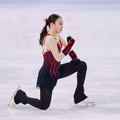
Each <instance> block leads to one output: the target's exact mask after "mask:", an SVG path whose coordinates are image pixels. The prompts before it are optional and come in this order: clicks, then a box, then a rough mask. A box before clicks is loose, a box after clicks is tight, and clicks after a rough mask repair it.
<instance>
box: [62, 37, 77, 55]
mask: <svg viewBox="0 0 120 120" xmlns="http://www.w3.org/2000/svg"><path fill="white" fill-rule="evenodd" d="M74 43H75V40H74V39H73V38H71V39H70V40H69V43H68V44H67V46H66V47H65V48H64V49H63V50H62V52H63V54H64V55H67V54H68V53H69V52H70V50H71V48H72V46H73V44H74Z"/></svg>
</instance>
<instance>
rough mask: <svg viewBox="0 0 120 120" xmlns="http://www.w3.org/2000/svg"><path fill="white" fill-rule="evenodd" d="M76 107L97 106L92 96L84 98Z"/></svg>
mask: <svg viewBox="0 0 120 120" xmlns="http://www.w3.org/2000/svg"><path fill="white" fill-rule="evenodd" d="M75 106H76V107H80V106H81V107H87V106H89V107H90V106H95V103H94V102H93V100H91V99H90V98H88V97H87V98H86V99H84V100H83V101H81V102H79V103H77V104H76V105H75Z"/></svg>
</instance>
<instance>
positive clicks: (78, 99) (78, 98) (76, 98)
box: [74, 94, 87, 104]
mask: <svg viewBox="0 0 120 120" xmlns="http://www.w3.org/2000/svg"><path fill="white" fill-rule="evenodd" d="M86 98H87V96H86V95H85V94H80V95H76V94H75V95H74V103H75V104H77V103H79V102H81V101H83V100H85V99H86Z"/></svg>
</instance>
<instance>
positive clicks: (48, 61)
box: [8, 14, 93, 110]
mask: <svg viewBox="0 0 120 120" xmlns="http://www.w3.org/2000/svg"><path fill="white" fill-rule="evenodd" d="M47 26H48V27H49V30H47ZM62 29H63V20H62V17H61V16H59V15H57V14H52V15H50V16H49V17H48V19H46V20H45V26H44V28H43V30H42V32H41V33H40V40H39V43H40V44H41V45H42V48H43V58H44V62H43V65H42V67H41V69H40V71H39V73H38V78H37V85H36V86H37V87H39V88H40V99H36V98H31V97H28V96H27V95H26V93H25V92H24V91H23V90H21V89H20V88H19V87H18V89H17V90H16V91H15V93H14V94H13V96H12V98H11V99H10V102H9V104H8V105H9V106H12V105H13V104H12V103H11V102H12V101H13V102H14V104H15V105H16V104H19V103H22V104H24V105H26V104H30V105H32V106H34V107H36V108H39V109H41V110H46V109H48V108H49V106H50V103H51V98H52V92H53V89H54V87H55V85H56V83H57V81H58V80H59V79H61V78H64V77H67V76H69V75H71V74H73V73H76V72H77V85H76V88H75V92H74V96H73V97H74V103H75V104H78V103H81V102H86V103H93V102H92V101H91V100H89V99H88V97H87V96H86V95H85V92H84V81H85V77H86V70H87V65H86V63H85V62H84V61H81V60H80V59H79V58H78V57H77V55H76V53H75V52H74V51H73V50H72V46H73V45H74V43H75V40H74V39H73V38H72V37H70V36H69V37H67V42H66V41H65V40H64V39H63V38H62V37H61V36H60V35H59V33H61V32H62ZM62 47H64V49H63V50H62ZM68 54H69V55H70V57H71V59H72V60H71V61H70V62H67V63H65V64H60V62H61V60H62V59H63V58H64V57H65V56H66V55H68Z"/></svg>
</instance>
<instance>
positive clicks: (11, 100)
mask: <svg viewBox="0 0 120 120" xmlns="http://www.w3.org/2000/svg"><path fill="white" fill-rule="evenodd" d="M19 89H20V85H19V86H18V87H17V89H16V90H15V92H14V93H13V95H12V97H11V98H10V100H9V102H8V106H9V107H14V106H15V105H16V103H15V101H14V98H15V95H16V94H17V92H18V90H19Z"/></svg>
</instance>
